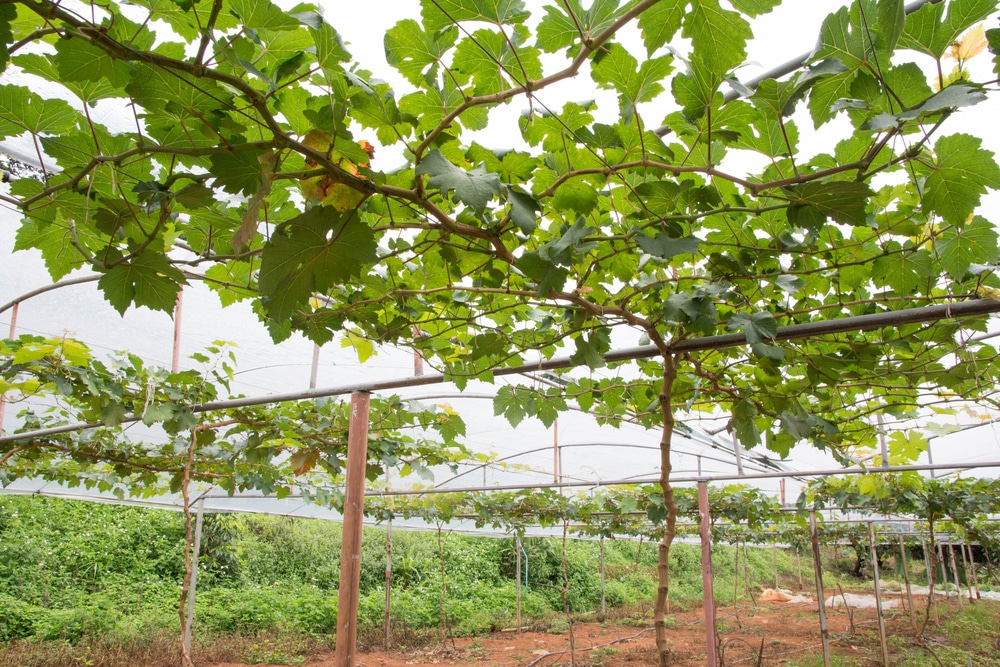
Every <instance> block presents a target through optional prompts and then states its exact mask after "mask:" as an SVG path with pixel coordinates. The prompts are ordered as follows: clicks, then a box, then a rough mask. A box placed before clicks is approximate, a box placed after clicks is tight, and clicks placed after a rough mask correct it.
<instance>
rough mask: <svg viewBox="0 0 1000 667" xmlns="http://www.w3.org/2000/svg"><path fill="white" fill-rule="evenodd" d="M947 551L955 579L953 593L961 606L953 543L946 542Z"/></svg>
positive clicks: (960, 590) (960, 589) (960, 591)
mask: <svg viewBox="0 0 1000 667" xmlns="http://www.w3.org/2000/svg"><path fill="white" fill-rule="evenodd" d="M948 553H949V557H950V559H951V573H952V579H954V580H955V595H956V596H957V597H958V605H959V606H962V582H961V581H960V580H959V578H958V563H957V562H956V561H955V545H954V543H952V542H948Z"/></svg>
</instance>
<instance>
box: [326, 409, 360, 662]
mask: <svg viewBox="0 0 1000 667" xmlns="http://www.w3.org/2000/svg"><path fill="white" fill-rule="evenodd" d="M368 405H369V395H368V392H367V391H356V392H354V393H353V394H351V419H350V426H349V427H348V431H347V472H346V475H345V478H344V536H343V541H342V542H341V545H340V586H339V592H340V599H339V600H338V601H337V641H336V650H335V652H334V657H333V663H334V665H336V667H354V663H355V654H356V652H357V647H358V602H359V591H358V589H359V587H360V585H361V522H362V519H363V518H364V500H365V467H366V465H367V463H368Z"/></svg>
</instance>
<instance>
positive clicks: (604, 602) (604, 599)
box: [601, 535, 608, 621]
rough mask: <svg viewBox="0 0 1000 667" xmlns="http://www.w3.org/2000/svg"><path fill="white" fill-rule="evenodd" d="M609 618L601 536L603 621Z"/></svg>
mask: <svg viewBox="0 0 1000 667" xmlns="http://www.w3.org/2000/svg"><path fill="white" fill-rule="evenodd" d="M607 616H608V604H607V598H606V597H605V594H604V536H603V535H601V620H602V621H603V620H604V619H605V618H607Z"/></svg>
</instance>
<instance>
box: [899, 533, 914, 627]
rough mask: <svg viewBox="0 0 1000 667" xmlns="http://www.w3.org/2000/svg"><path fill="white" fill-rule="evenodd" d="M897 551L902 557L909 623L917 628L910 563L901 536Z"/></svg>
mask: <svg viewBox="0 0 1000 667" xmlns="http://www.w3.org/2000/svg"><path fill="white" fill-rule="evenodd" d="M899 553H900V555H901V557H902V561H901V562H902V565H903V581H905V582H906V602H907V605H908V606H909V607H910V624H911V625H913V629H914V630H916V629H917V616H916V612H915V611H914V610H913V591H912V590H911V589H910V563H909V561H908V560H907V558H906V543H905V542H904V541H903V536H902V535H900V536H899Z"/></svg>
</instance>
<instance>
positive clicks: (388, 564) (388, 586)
mask: <svg viewBox="0 0 1000 667" xmlns="http://www.w3.org/2000/svg"><path fill="white" fill-rule="evenodd" d="M391 609H392V517H389V521H388V523H387V524H386V528H385V618H384V619H383V620H382V628H383V630H384V632H385V650H386V651H388V650H389V636H390V633H391V631H392V626H391V623H392V620H391V618H392V616H391V611H390V610H391Z"/></svg>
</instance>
